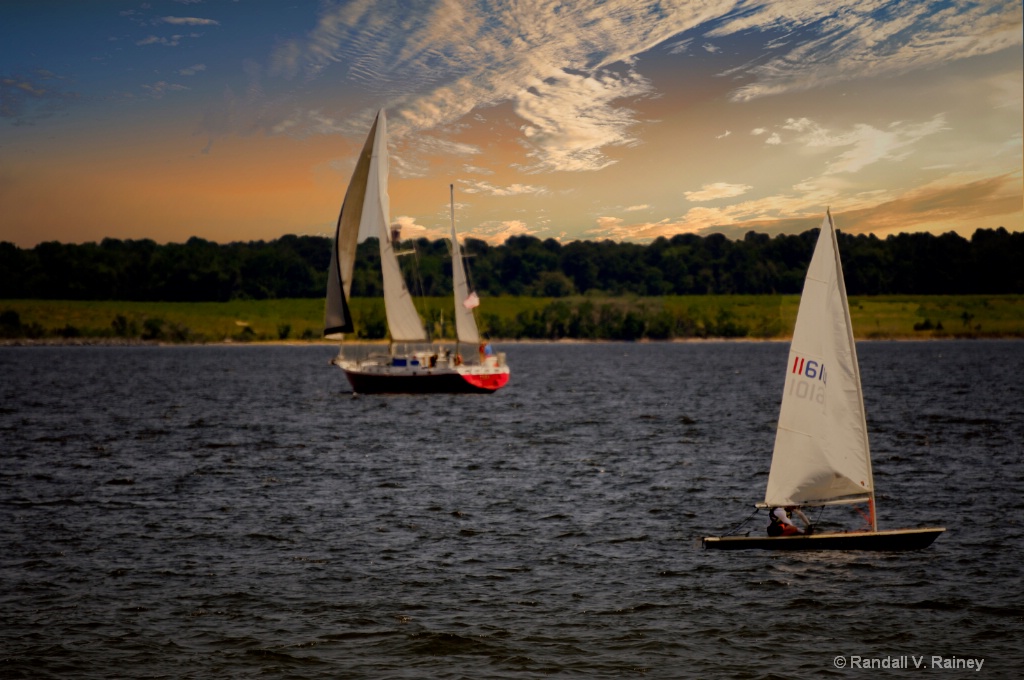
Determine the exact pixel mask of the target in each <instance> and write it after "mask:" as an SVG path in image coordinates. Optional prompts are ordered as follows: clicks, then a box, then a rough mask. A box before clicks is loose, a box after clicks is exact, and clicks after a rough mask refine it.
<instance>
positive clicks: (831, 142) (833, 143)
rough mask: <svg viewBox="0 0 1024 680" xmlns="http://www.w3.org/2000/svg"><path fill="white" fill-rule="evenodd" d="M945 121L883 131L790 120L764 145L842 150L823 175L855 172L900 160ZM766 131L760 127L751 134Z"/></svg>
mask: <svg viewBox="0 0 1024 680" xmlns="http://www.w3.org/2000/svg"><path fill="white" fill-rule="evenodd" d="M947 129H948V128H947V126H946V118H945V115H943V114H941V113H940V114H936V115H935V116H933V117H932V118H931V119H930V120H926V121H923V122H907V121H895V122H893V123H890V124H889V125H888V126H887V127H885V128H884V129H879V128H876V127H874V126H872V125H868V124H866V123H860V124H857V125H855V126H853V127H852V128H850V129H847V130H840V131H833V130H829V129H827V128H825V127H824V126H822V125H820V124H819V123H817V122H815V121H813V120H811V119H809V118H789V119H787V120H786V122H785V123H783V124H782V125H780V126H778V130H777V131H775V132H772V133H771V134H770V135H769V136H768V138H767V139H766V140H765V144H771V145H781V144H795V145H797V146H799V147H801V148H802V149H804V150H806V151H809V152H812V153H827V152H831V151H833V150H836V149H842V148H845V149H846V150H845V151H843V152H842V153H841V154H839V155H838V156H837V157H836V158H835V159H834V160H833V161H831V162H829V163H828V166H827V167H826V169H825V173H824V174H826V175H832V174H837V173H854V172H859V171H860V170H863V169H864V168H865V167H867V166H869V165H873V164H874V163H878V162H880V161H899V160H903V159H904V158H906V157H907V156H908V155H910V153H912V151H913V150H912V148H911V147H913V145H914V144H916V143H917V142H919V141H921V140H922V139H924V138H925V137H929V136H931V135H934V134H937V133H939V132H942V131H944V130H947ZM765 132H767V131H766V130H764V129H762V128H758V129H757V130H754V132H753V134H757V135H761V134H764V133H765Z"/></svg>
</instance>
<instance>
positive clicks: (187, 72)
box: [178, 64, 206, 76]
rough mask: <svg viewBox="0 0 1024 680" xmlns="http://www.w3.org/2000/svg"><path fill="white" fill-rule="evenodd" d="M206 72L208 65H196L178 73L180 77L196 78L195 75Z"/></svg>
mask: <svg viewBox="0 0 1024 680" xmlns="http://www.w3.org/2000/svg"><path fill="white" fill-rule="evenodd" d="M205 70H206V64H195V65H194V66H189V67H188V68H183V69H181V70H180V71H178V75H180V76H194V75H195V74H197V73H199V72H200V71H205Z"/></svg>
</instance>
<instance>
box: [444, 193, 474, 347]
mask: <svg viewBox="0 0 1024 680" xmlns="http://www.w3.org/2000/svg"><path fill="white" fill-rule="evenodd" d="M449 189H450V190H451V192H452V287H453V288H454V289H455V333H456V335H457V336H458V339H459V342H467V343H471V344H474V345H475V344H477V343H479V342H480V332H479V331H478V330H477V327H476V318H474V316H473V308H474V307H476V305H477V304H479V302H480V301H479V298H477V296H476V293H475V292H473V293H471V292H470V290H469V283H468V281H467V279H466V267H465V265H464V264H463V262H462V249H461V248H460V247H459V237H458V236H457V235H456V234H455V189H454V188H453V187H449Z"/></svg>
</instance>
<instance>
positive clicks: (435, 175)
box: [0, 0, 1024, 248]
mask: <svg viewBox="0 0 1024 680" xmlns="http://www.w3.org/2000/svg"><path fill="white" fill-rule="evenodd" d="M1022 62H1024V49H1022V8H1021V2H1020V0H941V1H929V0H856V1H853V2H850V1H843V2H840V1H837V0H786V1H778V2H776V1H765V0H759V1H758V0H754V1H746V0H738V1H737V0H605V1H603V2H596V1H595V2H573V1H569V0H564V1H558V0H488V1H485V2H474V1H473V0H416V1H414V0H344V1H341V2H327V1H323V2H315V1H311V0H282V1H279V2H271V1H270V0H150V1H148V2H138V1H131V2H129V1H123V2H122V1H120V0H77V1H71V0H65V1H63V2H61V1H57V0H3V2H0V241H9V242H13V243H14V244H16V245H17V246H19V247H23V248H27V247H33V246H35V245H36V244H38V243H40V242H44V241H60V242H64V243H84V242H93V241H95V242H98V241H101V240H102V239H104V238H115V239H153V240H155V241H157V242H158V243H169V242H173V243H180V242H184V241H186V240H188V239H189V238H191V237H199V238H203V239H207V240H210V241H215V242H219V243H227V242H231V241H253V240H272V239H276V238H279V237H281V236H283V235H285V234H298V235H331V234H333V232H334V224H335V222H336V220H337V216H338V211H339V208H340V205H341V201H342V199H343V197H344V193H345V189H346V187H347V185H348V181H349V178H350V177H351V173H352V170H353V168H354V165H355V157H356V154H357V153H358V152H359V150H360V149H361V147H362V145H363V143H364V141H365V138H366V135H367V133H368V131H369V128H370V125H371V124H372V120H373V116H374V115H375V113H376V111H377V110H378V109H381V108H383V109H385V111H386V115H387V119H388V131H389V149H390V155H391V166H390V181H389V194H390V203H391V210H392V215H391V218H392V220H393V221H395V222H397V223H399V224H401V225H402V227H403V232H402V235H403V238H415V237H426V238H430V239H437V238H442V237H444V236H445V235H446V232H447V229H448V227H449V224H450V223H449V220H450V212H449V189H448V187H449V184H452V185H454V188H455V216H456V223H457V226H458V230H459V232H460V234H461V235H463V236H472V237H474V238H479V239H483V240H486V241H488V242H489V243H492V244H499V243H502V242H504V241H505V240H506V239H507V238H509V237H511V236H519V235H530V236H535V237H537V238H540V239H548V238H553V239H556V240H559V241H561V242H563V243H567V242H570V241H573V240H603V239H612V240H615V241H631V242H637V243H649V242H650V241H652V240H653V239H656V238H658V237H662V236H664V237H672V236H674V235H676V234H699V235H707V234H710V233H723V234H725V235H726V236H728V237H729V238H742V237H743V235H744V234H746V233H747V232H750V231H756V232H761V233H767V234H771V235H774V234H779V233H800V232H803V231H806V230H809V229H813V228H815V227H817V226H818V225H819V224H820V222H821V218H822V216H823V215H824V213H825V210H826V209H827V208H831V211H832V214H833V216H834V217H835V220H836V225H837V226H838V227H839V229H840V230H842V231H846V232H848V233H872V234H875V235H877V236H879V237H881V238H884V237H885V236H887V235H890V234H895V233H900V232H929V233H934V234H941V233H946V232H950V231H955V232H957V233H959V234H961V235H963V236H965V237H970V235H971V234H972V233H974V231H975V230H976V229H982V228H984V229H993V228H998V227H1005V228H1006V229H1008V230H1011V231H1022V230H1024V185H1022V154H1021V138H1022V119H1024V113H1022V99H1024V95H1022V81H1024V66H1022Z"/></svg>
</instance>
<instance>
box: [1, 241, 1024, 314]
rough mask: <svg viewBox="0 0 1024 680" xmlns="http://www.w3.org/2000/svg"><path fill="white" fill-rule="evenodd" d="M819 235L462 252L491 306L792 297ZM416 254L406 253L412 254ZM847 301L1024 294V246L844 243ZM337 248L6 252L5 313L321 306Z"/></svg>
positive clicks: (369, 266) (372, 274)
mask: <svg viewBox="0 0 1024 680" xmlns="http://www.w3.org/2000/svg"><path fill="white" fill-rule="evenodd" d="M816 238H817V230H811V231H807V232H804V233H802V234H790V235H778V236H775V237H770V236H768V235H766V234H759V233H755V232H750V233H748V234H747V235H746V236H745V237H744V238H743V239H740V240H730V239H728V238H726V237H725V236H723V235H721V234H711V235H709V236H697V235H692V234H683V235H678V236H674V237H672V238H659V239H656V240H655V241H653V242H651V243H649V244H646V245H641V244H635V243H620V242H613V241H573V242H571V243H567V244H562V243H559V242H558V241H556V240H554V239H546V240H541V239H538V238H535V237H532V236H516V237H513V238H510V239H509V240H508V241H506V242H505V243H504V244H502V245H498V246H491V245H489V244H487V243H486V242H484V241H481V240H477V239H472V238H470V239H467V240H466V243H465V244H464V245H463V253H464V254H465V256H466V257H467V259H468V262H469V271H470V277H471V279H472V280H471V284H472V287H473V288H474V289H475V290H477V291H479V292H480V293H481V294H486V295H487V296H501V295H516V296H536V297H551V298H559V297H567V296H572V295H585V294H587V293H595V294H596V293H600V294H604V295H613V296H615V295H629V294H634V295H641V296H659V295H704V294H721V295H730V294H733V295H735V294H744V295H758V294H796V293H799V292H800V290H801V288H802V286H803V279H804V274H805V272H806V269H807V264H808V262H809V261H810V257H811V252H812V250H813V248H814V242H815V240H816ZM401 245H402V248H403V249H411V250H412V251H413V254H411V255H409V256H406V257H403V258H402V266H403V269H404V270H405V271H406V280H407V281H408V283H409V287H410V289H411V291H412V292H413V294H414V295H422V296H444V295H449V294H450V293H451V290H452V283H451V259H450V257H449V250H448V243H447V241H445V240H437V241H430V240H427V239H418V240H415V241H407V242H404V243H402V244H401ZM410 246H412V248H410ZM839 247H840V250H841V251H842V255H843V270H844V274H845V279H846V287H847V291H848V292H849V293H850V294H851V295H888V294H908V295H961V294H1015V293H1024V267H1021V266H1020V263H1021V262H1024V233H1013V232H1009V231H1007V230H1006V229H1005V228H1002V227H1000V228H998V229H979V230H977V231H976V232H974V234H973V235H972V236H971V238H970V239H966V238H964V237H962V236H960V235H958V234H956V233H953V232H950V233H946V234H941V235H934V234H927V233H913V234H897V235H893V236H888V237H886V238H884V239H880V238H877V237H875V236H871V235H858V236H853V235H849V234H844V233H840V234H839ZM330 253H331V240H330V239H328V238H325V237H319V236H294V235H287V236H282V237H281V238H279V239H276V240H273V241H250V242H234V243H228V244H218V243H214V242H211V241H207V240H204V239H200V238H191V239H189V240H188V241H186V242H185V243H169V244H165V245H161V244H157V243H156V242H154V241H152V240H118V239H104V240H103V241H101V242H99V243H83V244H63V243H59V242H54V241H50V242H45V243H40V244H39V245H37V246H35V247H33V248H19V247H17V246H15V245H14V244H12V243H9V242H0V299H51V300H132V301H164V302H206V301H220V302H225V301H229V300H237V299H255V300H259V299H286V298H310V297H321V296H323V294H324V290H325V286H326V278H327V269H328V265H329V263H330ZM379 259H380V255H379V250H378V247H377V243H376V241H375V240H374V239H369V240H367V241H366V242H364V243H362V244H360V245H359V251H358V256H357V262H356V271H355V274H354V278H353V284H352V295H353V297H375V296H380V295H381V294H382V283H381V276H380V267H379Z"/></svg>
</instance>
